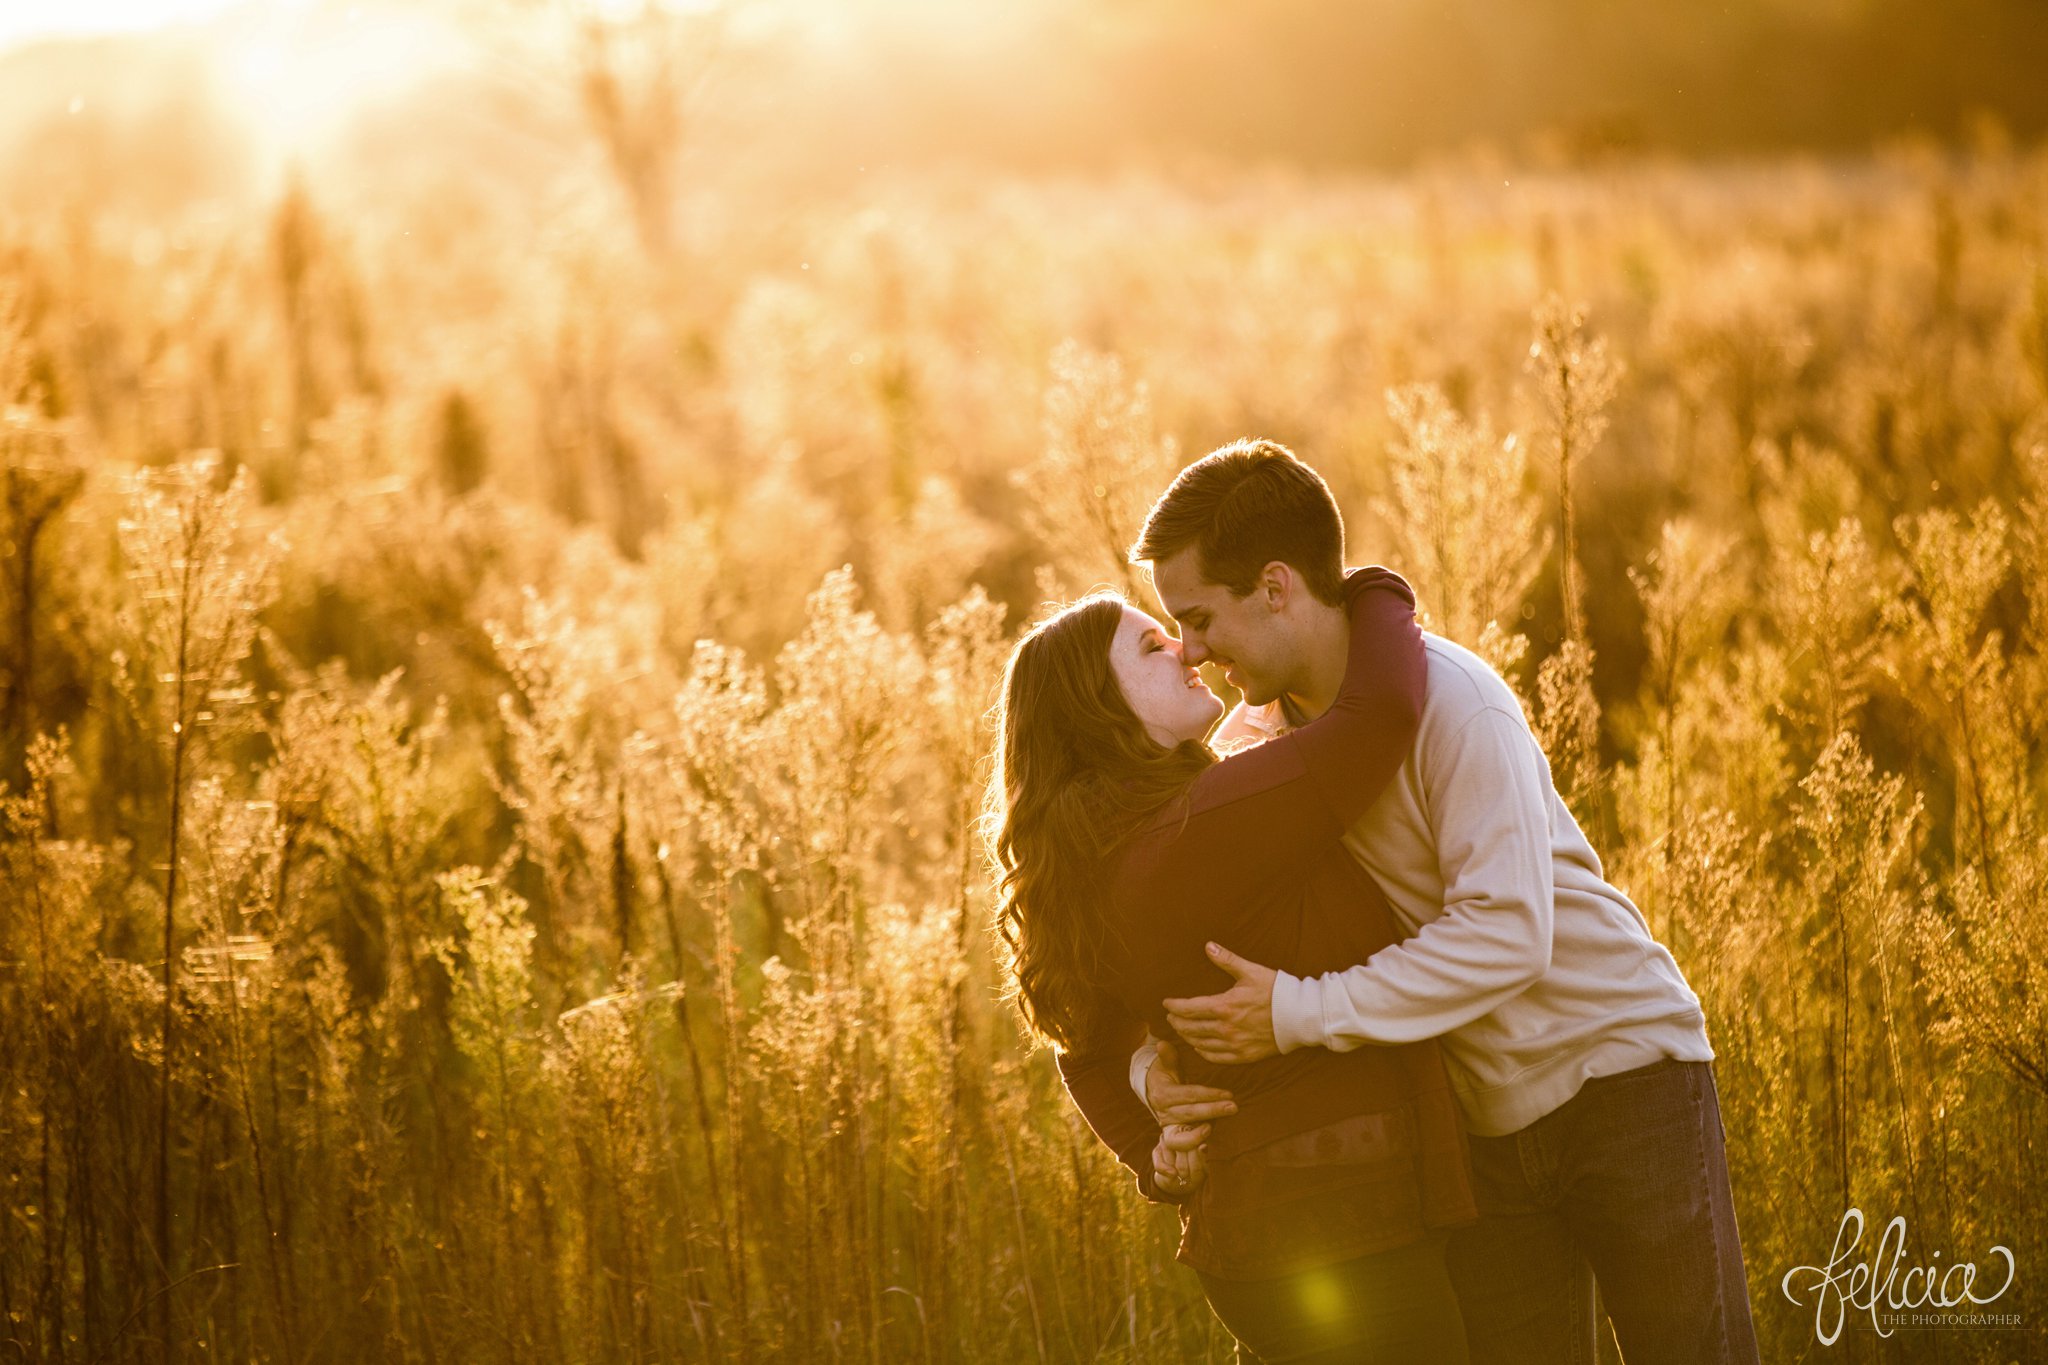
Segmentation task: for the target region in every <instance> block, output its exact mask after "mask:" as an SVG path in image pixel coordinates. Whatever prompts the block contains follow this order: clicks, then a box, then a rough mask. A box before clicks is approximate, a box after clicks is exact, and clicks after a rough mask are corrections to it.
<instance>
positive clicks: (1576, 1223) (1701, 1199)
mask: <svg viewBox="0 0 2048 1365" xmlns="http://www.w3.org/2000/svg"><path fill="white" fill-rule="evenodd" d="M1724 1141H1725V1138H1724V1134H1723V1133H1722V1130H1721V1107H1720V1104H1719V1102H1718V1100H1717V1098H1716V1095H1715V1091H1714V1072H1713V1065H1712V1063H1710V1062H1681V1061H1676V1060H1673V1059H1671V1058H1666V1059H1664V1060H1662V1061H1659V1062H1653V1063H1651V1064H1650V1065H1648V1066H1644V1067H1638V1068H1637V1069H1635V1070H1634V1071H1624V1072H1622V1073H1620V1074H1619V1075H1615V1076H1600V1077H1596V1078H1594V1079H1593V1080H1590V1081H1587V1082H1586V1084H1585V1086H1584V1087H1583V1088H1582V1089H1581V1090H1580V1091H1579V1093H1578V1094H1576V1095H1574V1096H1573V1097H1572V1098H1571V1099H1569V1100H1567V1101H1565V1103H1564V1104H1562V1105H1560V1106H1559V1107H1558V1108H1557V1109H1556V1110H1554V1111H1552V1112H1551V1113H1549V1114H1546V1115H1544V1116H1543V1117H1542V1118H1540V1119H1538V1120H1536V1122H1534V1123H1532V1124H1530V1125H1529V1126H1528V1127H1527V1128H1524V1129H1522V1130H1521V1131H1520V1132H1517V1133H1510V1134H1508V1135H1507V1136H1505V1137H1474V1138H1473V1139H1472V1168H1473V1171H1472V1173H1473V1177H1474V1183H1475V1185H1476V1186H1477V1191H1478V1197H1479V1212H1480V1217H1479V1221H1478V1222H1476V1223H1472V1224H1468V1225H1466V1226H1465V1227H1461V1228H1458V1229H1456V1230H1454V1231H1453V1232H1452V1234H1451V1243H1450V1249H1449V1255H1448V1261H1449V1268H1450V1272H1451V1281H1452V1283H1453V1284H1454V1285H1455V1286H1456V1288H1457V1291H1458V1304H1459V1307H1461V1308H1462V1309H1463V1310H1464V1316H1465V1333H1466V1340H1467V1342H1468V1344H1469V1346H1470V1349H1471V1357H1472V1365H1509V1363H1510V1362H1513V1365H1594V1362H1595V1361H1596V1360H1597V1359H1598V1355H1597V1352H1596V1349H1595V1340H1596V1338H1595V1331H1596V1328H1597V1326H1598V1324H1597V1322H1596V1321H1595V1317H1594V1307H1593V1285H1594V1282H1595V1281H1596V1280H1597V1281H1598V1282H1599V1286H1600V1297H1601V1299H1602V1300H1603V1302H1604V1303H1605V1306H1606V1309H1607V1314H1608V1316H1609V1318H1611V1319H1612V1320H1613V1322H1614V1336H1615V1340H1616V1342H1617V1343H1618V1344H1619V1345H1620V1347H1621V1354H1622V1358H1623V1359H1624V1360H1625V1361H1627V1362H1628V1365H1695V1362H1697V1365H1707V1363H1708V1362H1712V1363H1713V1365H1735V1363H1738V1362H1739V1363H1740V1365H1755V1362H1756V1360H1757V1345H1756V1329H1755V1327H1754V1325H1753V1324H1752V1323H1751V1321H1750V1314H1749V1289H1748V1282H1747V1280H1745V1278H1744V1277H1743V1270H1742V1242H1741V1238H1740V1237H1739V1236H1737V1234H1736V1229H1735V1205H1734V1203H1733V1202H1732V1201H1731V1199H1730V1197H1729V1193H1728V1158H1727V1152H1726V1150H1725V1147H1724V1145H1723V1144H1724Z"/></svg>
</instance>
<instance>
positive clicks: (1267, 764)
mask: <svg viewBox="0 0 2048 1365" xmlns="http://www.w3.org/2000/svg"><path fill="white" fill-rule="evenodd" d="M1345 590H1346V593H1347V598H1348V604H1349V605H1348V610H1349V612H1350V616H1351V643H1350V651H1349V653H1348V655H1347V656H1346V664H1345V670H1344V681H1343V684H1342V686H1341V687H1340V688H1339V690H1338V692H1337V697H1336V700H1335V701H1334V702H1332V704H1331V706H1330V709H1329V710H1328V711H1327V712H1325V713H1324V714H1323V715H1321V716H1318V717H1317V718H1316V719H1315V720H1313V721H1310V722H1309V723H1308V724H1306V725H1304V726H1302V727H1301V728H1300V729H1298V730H1295V731H1292V732H1291V733H1289V734H1285V735H1282V736H1280V737H1279V738H1278V739H1273V740H1269V741H1267V742H1266V743H1264V744H1257V745H1253V746H1251V747H1250V748H1247V749H1242V750H1239V751H1237V752H1235V753H1232V754H1230V755H1228V756H1226V757H1224V758H1223V759H1221V760H1219V761H1218V762H1217V763H1216V764H1215V765H1214V766H1213V767H1211V768H1210V769H1209V770H1208V771H1207V772H1205V773H1203V774H1202V775H1201V777H1200V778H1198V779H1196V782H1195V787H1194V790H1193V792H1192V793H1191V795H1190V799H1189V802H1188V803H1187V805H1185V806H1183V807H1181V808H1180V809H1178V810H1173V809H1169V810H1168V811H1167V812H1165V813H1164V814H1163V815H1162V817H1161V822H1162V824H1164V825H1165V826H1166V827H1167V828H1168V829H1169V830H1170V831H1171V834H1172V837H1171V839H1170V841H1169V842H1168V843H1166V844H1164V845H1162V846H1157V847H1156V848H1155V853H1156V855H1157V856H1158V857H1159V859H1160V861H1161V863H1162V864H1163V865H1165V866H1170V868H1171V870H1172V881H1173V883H1174V885H1175V888H1176V894H1177V895H1178V896H1179V898H1180V903H1181V904H1182V905H1183V906H1190V907H1191V906H1192V905H1193V904H1194V903H1195V902H1208V903H1209V904H1210V905H1212V906H1215V905H1223V904H1228V903H1230V902H1233V901H1239V900H1242V899H1244V898H1245V897H1246V896H1247V895H1248V894H1249V892H1250V891H1252V890H1253V889H1255V888H1257V887H1259V886H1262V885H1265V884H1266V883H1267V882H1269V881H1270V880H1271V878H1272V877H1273V876H1274V875H1276V874H1279V873H1283V872H1285V870H1287V869H1289V868H1293V867H1296V866H1298V865H1299V864H1300V861H1301V860H1302V859H1303V858H1306V857H1308V856H1310V855H1312V854H1314V853H1317V852H1319V851H1321V850H1322V849H1324V848H1325V847H1327V845H1328V844H1329V842H1330V841H1331V840H1333V839H1336V838H1338V837H1340V836H1341V835H1342V834H1343V832H1344V830H1345V828H1346V827H1348V826H1349V825H1350V824H1351V823H1352V822H1353V821H1355V820H1357V819H1358V817H1359V816H1361V815H1363V814H1365V812H1366V810H1367V809H1368V808H1370V807H1371V805H1372V803H1373V802H1374V801H1377V800H1378V799H1379V797H1380V794H1381V793H1382V792H1384V791H1385V790H1386V789H1387V786H1388V784H1389V783H1391V782H1392V781H1393V780H1394V775H1395V774H1396V773H1398V772H1399V771H1400V770H1401V764H1402V763H1403V762H1404V761H1406V759H1407V757H1408V752H1409V750H1410V749H1411V748H1412V747H1413V746H1414V743H1415V735H1416V732H1417V730H1418V729H1420V727H1421V723H1422V702H1423V686H1424V682H1425V680H1426V677H1427V658H1426V655H1425V654H1424V650H1423V643H1422V630H1421V628H1420V627H1419V626H1417V625H1416V623H1415V599H1414V595H1413V594H1412V593H1411V592H1410V591H1409V588H1408V585H1407V583H1405V582H1403V581H1402V579H1401V577H1400V576H1399V575H1398V574H1395V573H1393V572H1392V571H1391V570H1387V569H1378V568H1373V569H1360V570H1357V571H1355V572H1354V573H1352V574H1351V575H1349V576H1348V577H1347V578H1346V580H1345ZM1212 932H1213V930H1212Z"/></svg>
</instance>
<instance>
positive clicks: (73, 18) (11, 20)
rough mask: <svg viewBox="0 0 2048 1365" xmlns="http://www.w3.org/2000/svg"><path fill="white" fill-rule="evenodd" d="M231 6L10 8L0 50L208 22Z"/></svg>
mask: <svg viewBox="0 0 2048 1365" xmlns="http://www.w3.org/2000/svg"><path fill="white" fill-rule="evenodd" d="M271 2H272V3H273V4H276V3H277V0H271ZM233 7H234V0H67V3H65V4H62V5H19V6H13V5H10V6H6V7H4V8H0V49H5V48H8V47H11V46H13V45H14V44H15V43H18V42H23V41H26V40H28V39H32V38H47V37H58V36H63V35H77V34H86V33H138V32H143V31H146V30H148V29H157V28H168V27H170V26H171V25H173V24H180V23H189V22H194V21H198V20H204V19H211V18H214V17H216V16H217V15H220V14H223V13H225V12H226V11H228V10H229V9H232V8H233Z"/></svg>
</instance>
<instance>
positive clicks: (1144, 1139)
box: [991, 441, 1757, 1365]
mask: <svg viewBox="0 0 2048 1365" xmlns="http://www.w3.org/2000/svg"><path fill="white" fill-rule="evenodd" d="M1132 557H1133V559H1134V561H1137V562H1141V563H1144V564H1147V565H1149V567H1150V570H1151V573H1152V581H1153V585H1154V587H1155V588H1156V590H1157V592H1158V595H1159V599H1160V602H1161V603H1162V604H1163V605H1164V606H1165V608H1166V610H1167V612H1168V613H1170V614H1171V615H1172V617H1173V619H1174V621H1175V622H1176V623H1177V627H1178V629H1177V631H1169V630H1168V629H1167V628H1165V627H1164V626H1162V625H1161V624H1160V623H1159V622H1157V621H1154V620H1153V619H1152V618H1151V617H1149V616H1147V615H1146V614H1145V613H1144V612H1142V611H1140V610H1139V609H1138V608H1137V607H1136V606H1134V605H1132V604H1131V603H1129V602H1127V601H1126V600H1124V599H1123V598H1121V597H1119V596H1116V595H1114V594H1108V593H1098V594H1095V595H1093V596H1090V597H1087V598H1085V599H1083V600H1082V601H1080V602H1077V603H1074V604H1073V605H1071V606H1069V607H1067V608H1065V609H1064V610H1062V611H1061V612H1059V613H1058V614H1057V615H1055V616H1053V617H1051V618H1050V619H1048V620H1046V621H1044V622H1043V623H1042V624H1040V625H1038V626H1037V627H1036V628H1034V629H1033V630H1032V631H1030V632H1029V633H1028V634H1027V635H1026V636H1025V637H1024V639H1023V640H1022V641H1021V642H1020V643H1019V644H1018V646H1017V648H1016V651H1015V653H1014V654H1013V655H1012V656H1011V658H1010V662H1009V669H1008V673H1007V677H1006V679H1005V686H1004V696H1003V700H1002V703H1001V707H1000V729H999V736H998V741H997V742H998V759H999V764H998V771H997V772H996V775H995V778H994V780H993V782H992V784H991V802H992V805H993V807H994V816H995V819H994V821H993V822H992V825H993V829H994V834H993V853H994V859H995V863H996V868H997V872H998V875H999V879H1000V894H999V905H998V912H997V928H998V932H999V934H1000V936H1001V937H1002V939H1003V940H1004V942H1005V945H1006V947H1007V948H1008V950H1009V958H1010V968H1011V971H1012V973H1013V975H1014V985H1015V990H1016V996H1017V1000H1018V1003H1019V1005H1020V1006H1021V1008H1022V1011H1023V1014H1024V1017H1025V1019H1026V1021H1027V1023H1028V1024H1029V1026H1030V1027H1031V1029H1032V1030H1033V1031H1034V1032H1035V1033H1036V1034H1037V1035H1038V1036H1040V1037H1041V1038H1043V1039H1045V1040H1046V1041H1048V1042H1050V1043H1051V1044H1053V1045H1054V1046H1055V1047H1056V1048H1057V1049H1058V1058H1059V1068H1060V1072H1061V1075H1062V1076H1063V1077H1064V1079H1065V1081H1066V1084H1067V1089H1068V1092H1069V1093H1070V1094H1071V1096H1072V1097H1073V1099H1074V1102H1075V1103H1076V1104H1077V1105H1078V1106H1079V1107H1080V1109H1081V1111H1082V1113H1083V1114H1084V1115H1085V1116H1086V1118H1087V1120H1088V1123H1089V1125H1090V1127H1092V1128H1093V1129H1094V1131H1095V1133H1096V1135H1097V1136H1098V1137H1099V1138H1101V1140H1102V1141H1103V1142H1104V1143H1105V1144H1106V1145H1107V1146H1108V1147H1109V1148H1110V1149H1111V1150H1112V1151H1114V1152H1115V1153H1116V1155H1117V1157H1118V1159H1119V1160H1121V1161H1122V1162H1123V1163H1124V1164H1125V1165H1126V1166H1128V1167H1130V1169H1131V1170H1132V1172H1133V1173H1134V1174H1135V1175H1136V1177H1137V1183H1138V1187H1139V1189H1140V1190H1141V1191H1142V1192H1143V1193H1144V1194H1145V1195H1146V1196H1147V1197H1148V1198H1151V1199H1155V1200H1160V1201H1164V1202H1170V1203H1175V1204H1178V1205H1179V1206H1180V1211H1181V1223H1182V1237H1181V1246H1180V1257H1179V1258H1180V1260H1181V1261H1183V1262H1184V1263H1186V1264H1187V1265H1189V1266H1191V1267H1192V1268H1193V1269H1194V1270H1195V1271H1196V1273H1197V1274H1198V1275H1199V1277H1200V1279H1201V1283H1202V1287H1203V1290H1204V1292H1205V1293H1206V1294H1207V1295H1208V1299H1209V1303H1210V1306H1211V1307H1212V1308H1213V1309H1214V1311H1215V1312H1216V1314H1217V1316H1218V1317H1219V1318H1220V1319H1221V1320H1222V1321H1223V1323H1224V1325H1225V1326H1226V1327H1228V1328H1229V1329H1230V1331H1231V1333H1232V1334H1233V1335H1234V1336H1235V1337H1236V1338H1237V1340H1238V1342H1239V1351H1240V1357H1241V1358H1242V1359H1245V1360H1257V1361H1264V1362H1268V1365H1279V1362H1282V1361H1318V1362H1323V1361H1329V1362H1334V1361H1347V1362H1350V1361H1374V1362H1377V1361H1400V1362H1444V1363H1445V1365H1456V1363H1457V1362H1465V1361H1471V1362H1476V1363H1480V1365H1495V1362H1531V1363H1532V1365H1537V1363H1540V1365H1549V1363H1550V1362H1585V1363H1586V1365H1591V1362H1592V1361H1593V1360H1594V1359H1595V1350H1594V1348H1595V1326H1596V1323H1595V1308H1594V1285H1595V1282H1596V1281H1597V1283H1598V1286H1599V1292H1600V1295H1601V1297H1602V1299H1603V1300H1604V1302H1605V1306H1606V1310H1607V1313H1608V1315H1609V1316H1610V1317H1611V1319H1612V1321H1613V1323H1614V1331H1615V1336H1616V1338H1617V1341H1618V1343H1619V1345H1620V1348H1621V1352H1622V1355H1623V1357H1624V1359H1625V1360H1626V1361H1627V1362H1628V1365H1659V1363H1661V1362H1681V1361H1683V1362H1694V1361H1697V1362H1709V1361H1711V1362H1754V1361H1756V1359H1757V1345H1756V1338H1755V1333H1754V1329H1753V1327H1752V1324H1751V1321H1750V1313H1749V1302H1748V1295H1747V1290H1746V1285H1745V1280H1744V1275H1743V1265H1742V1251H1741V1245H1740V1241H1739V1239H1738V1237H1737V1233H1736V1226H1735V1211H1734V1206H1733V1204H1732V1202H1731V1200H1730V1196H1729V1187H1728V1170H1727V1161H1726V1157H1725V1153H1724V1151H1723V1132H1722V1127H1721V1119H1720V1111H1719V1108H1718V1105H1717V1102H1716V1096H1715V1089H1714V1077H1713V1071H1712V1067H1711V1065H1710V1063H1711V1060H1712V1058H1713V1050H1712V1048H1711V1047H1710V1046H1709V1045H1708V1042H1707V1035H1706V1023H1705V1019H1704V1016H1703V1015H1702V1014H1701V1011H1700V1005H1699V1000H1698V998H1697V997H1696V996H1694V994H1693V992H1692V990H1691V989H1690V988H1689V987H1688V986H1687V985H1686V983H1685V978H1684V976H1683V975H1682V974H1681V973H1680V971H1679V969H1678V966H1677V963H1676V962H1675V961H1674V960H1673V959H1672V957H1671V954H1670V953H1669V952H1667V951H1666V950H1665V949H1664V947H1663V946H1662V945H1660V944H1659V943H1657V942H1656V940H1655V939H1653V938H1652V937H1651V936H1650V934H1649V932H1648V930H1647V929H1646V928H1645V926H1644V923H1643V919H1642V916H1641V914H1640V912H1638V911H1637V909H1636V908H1635V906H1634V905H1632V904H1631V903H1630V902H1629V900H1628V898H1627V897H1626V896H1624V895H1623V894H1622V893H1621V892H1620V891H1619V890H1617V889H1616V888H1614V887H1613V886H1611V885H1610V884H1609V883H1608V882H1607V881H1606V879H1605V878H1604V877H1603V875H1602V873H1601V868H1600V861H1599V859H1598V857H1597V856H1596V855H1595V854H1594V852H1593V850H1592V848H1591V847H1590V846H1589V845H1588V843H1587V841H1586V838H1585V835H1584V834H1583V833H1582V832H1581V831H1580V829H1579V827H1578V825H1577V823H1576V822H1575V821H1574V820H1573V819H1572V815H1571V812H1570V811H1569V810H1568V809H1567V808H1566V807H1565V804H1564V802H1563V801H1562V800H1561V799H1560V798H1559V797H1558V794H1557V792H1556V789H1555V788H1554V787H1553V785H1552V782H1551V778H1550V770H1549V765H1548V762H1547V761H1546V759H1545V757H1544V755H1543V752H1542V750H1541V748H1540V747H1539V745H1538V743H1537V741H1536V738H1535V736H1534V735H1533V734H1532V733H1531V732H1530V729H1529V726H1528V723H1527V721H1526V719H1525V718H1524V716H1523V712H1522V708H1521V705H1520V703H1519V702H1518V701H1517V699H1516V697H1515V694H1514V693H1513V692H1512V691H1511V690H1510V688H1509V687H1508V685H1507V684H1506V682H1505V681H1503V680H1502V679H1501V677H1500V676H1499V675H1498V674H1497V673H1496V672H1494V671H1493V670H1492V669H1491V668H1490V667H1488V666H1487V665H1486V664H1485V663H1484V662H1483V661H1481V660H1480V659H1479V658H1478V657H1477V656H1476V655H1474V654H1472V653H1470V652H1469V651H1467V650H1465V649H1462V648H1460V647H1459V646H1458V645H1456V644H1453V643H1452V642H1450V641H1449V640H1445V639H1442V638H1440V637H1438V636H1435V635H1431V634H1428V633H1426V632H1424V631H1423V630H1421V629H1420V628H1419V626H1418V625H1417V622H1416V617H1415V599H1414V595H1413V593H1412V592H1411V591H1410V589H1409V587H1408V585H1407V584H1406V583H1405V582H1404V581H1403V580H1402V579H1401V578H1400V577H1399V576H1398V575H1396V574H1394V573H1392V572H1390V571H1388V570H1386V569H1381V568H1372V569H1363V570H1353V571H1350V572H1346V571H1345V569H1344V567H1343V565H1344V529H1343V522H1342V519H1341V518H1340V516H1339V514H1338V511H1337V507H1336V504H1335V502H1334V501H1333V500H1332V498H1331V496H1330V493H1329V489H1328V488H1327V487H1326V486H1325V485H1324V483H1323V481H1322V479H1321V478H1320V477H1318V476H1317V475H1316V473H1315V472H1314V471H1313V470H1312V469H1310V468H1309V467H1308V466H1307V465H1305V464H1303V463H1301V462H1300V461H1299V460H1297V459H1295V458H1294V456H1293V455H1292V454H1291V453H1289V452H1288V451H1287V450H1286V449H1285V448H1284V447H1282V446H1279V445H1275V444H1273V443H1271V442H1265V441H1258V442H1238V443H1237V444H1235V445H1231V446H1226V447H1224V448H1223V449H1221V450H1218V451H1215V452H1214V453H1212V454H1210V455H1208V456H1206V457H1204V458H1203V459H1201V460H1199V461H1197V462H1195V463H1194V464H1192V465H1190V466H1188V467H1187V468H1186V469H1185V470H1183V471H1182V472H1181V474H1180V476H1179V477H1178V478H1176V479H1175V480H1174V482H1173V484H1172V486H1171V487H1169V488H1168V489H1167V490H1166V492H1165V493H1164V494H1163V495H1162V496H1161V497H1160V499H1159V501H1158V502H1157V503H1156V504H1155V505H1154V507H1153V509H1152V511H1151V514H1150V516H1149V517H1148V518H1147V520H1146V524H1145V528H1144V531H1143V533H1142V535H1141V536H1140V538H1139V540H1138V543H1137V545H1136V546H1135V547H1134V549H1133V551H1132ZM1204 661H1213V662H1215V663H1217V664H1219V665H1222V666H1223V668H1224V677H1225V679H1226V680H1227V681H1229V682H1230V683H1231V684H1232V685H1233V686H1234V687H1236V688H1237V689H1238V690H1239V691H1240V692H1242V693H1243V696H1244V701H1243V704H1241V705H1240V706H1239V707H1238V709H1237V710H1236V711H1234V712H1232V714H1231V715H1230V716H1229V717H1228V718H1227V719H1224V720H1223V724H1222V725H1221V727H1220V728H1218V727H1217V722H1218V720H1219V719H1221V718H1222V713H1223V704H1222V702H1221V701H1219V700H1218V699H1217V697H1216V696H1215V695H1214V694H1213V693H1211V692H1210V691H1209V689H1208V688H1207V687H1206V686H1205V685H1204V684H1203V683H1202V681H1201V679H1200V677H1199V675H1197V674H1196V672H1195V666H1196V665H1198V664H1200V663H1202V662H1204ZM1212 731H1213V733H1212Z"/></svg>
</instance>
